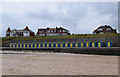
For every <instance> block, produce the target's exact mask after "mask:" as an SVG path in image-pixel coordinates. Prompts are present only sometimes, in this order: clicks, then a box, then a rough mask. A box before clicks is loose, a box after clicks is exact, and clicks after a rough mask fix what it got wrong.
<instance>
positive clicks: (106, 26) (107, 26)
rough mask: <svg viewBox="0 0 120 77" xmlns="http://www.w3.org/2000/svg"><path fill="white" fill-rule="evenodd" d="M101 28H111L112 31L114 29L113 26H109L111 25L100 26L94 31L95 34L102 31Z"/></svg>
mask: <svg viewBox="0 0 120 77" xmlns="http://www.w3.org/2000/svg"><path fill="white" fill-rule="evenodd" d="M100 28H111V29H113V28H112V27H111V26H109V25H105V26H99V27H98V28H97V29H96V30H94V31H93V33H94V32H96V31H97V30H98V29H100Z"/></svg>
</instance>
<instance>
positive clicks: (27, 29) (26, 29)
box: [7, 26, 34, 33]
mask: <svg viewBox="0 0 120 77" xmlns="http://www.w3.org/2000/svg"><path fill="white" fill-rule="evenodd" d="M7 31H10V32H11V31H30V32H32V33H34V32H33V31H31V30H30V29H29V28H28V27H27V26H26V28H25V29H19V30H17V29H13V30H9V28H8V30H7Z"/></svg>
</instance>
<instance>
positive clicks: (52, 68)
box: [2, 51, 118, 75]
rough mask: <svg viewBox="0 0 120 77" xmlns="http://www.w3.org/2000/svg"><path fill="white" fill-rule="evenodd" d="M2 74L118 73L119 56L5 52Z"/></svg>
mask: <svg viewBox="0 0 120 77" xmlns="http://www.w3.org/2000/svg"><path fill="white" fill-rule="evenodd" d="M4 52H5V51H4ZM6 52H8V51H6ZM2 74H3V75H118V56H102V55H84V54H70V53H43V52H42V53H41V52H36V53H32V52H30V53H29V52H27V53H26V54H3V55H2Z"/></svg>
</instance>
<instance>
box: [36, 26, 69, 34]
mask: <svg viewBox="0 0 120 77" xmlns="http://www.w3.org/2000/svg"><path fill="white" fill-rule="evenodd" d="M36 35H37V36H60V35H70V33H69V31H68V30H67V29H65V28H62V27H59V28H58V27H56V28H45V29H42V28H41V29H38V32H37V34H36Z"/></svg>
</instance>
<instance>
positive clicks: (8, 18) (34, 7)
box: [2, 2, 118, 36]
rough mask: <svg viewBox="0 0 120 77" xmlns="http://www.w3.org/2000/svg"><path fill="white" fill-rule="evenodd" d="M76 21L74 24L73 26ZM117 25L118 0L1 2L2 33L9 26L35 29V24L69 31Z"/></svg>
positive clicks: (3, 33)
mask: <svg viewBox="0 0 120 77" xmlns="http://www.w3.org/2000/svg"><path fill="white" fill-rule="evenodd" d="M75 24H76V26H75ZM105 24H107V25H110V26H112V27H113V28H116V29H118V3H117V2H58V3H55V2H13V3H12V2H8V3H7V2H5V3H3V5H2V36H5V32H6V30H7V28H8V27H10V28H11V29H24V28H25V27H26V26H28V27H29V28H30V29H31V30H32V31H34V32H35V33H36V32H37V30H38V28H46V27H50V28H54V27H64V28H66V29H68V30H69V31H70V33H74V28H75V30H76V31H75V33H80V34H86V33H87V34H89V33H92V31H93V30H94V29H96V28H97V27H99V26H101V25H105Z"/></svg>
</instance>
